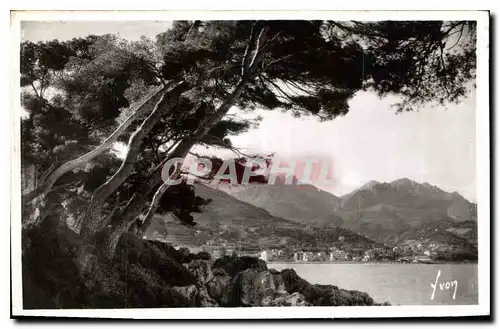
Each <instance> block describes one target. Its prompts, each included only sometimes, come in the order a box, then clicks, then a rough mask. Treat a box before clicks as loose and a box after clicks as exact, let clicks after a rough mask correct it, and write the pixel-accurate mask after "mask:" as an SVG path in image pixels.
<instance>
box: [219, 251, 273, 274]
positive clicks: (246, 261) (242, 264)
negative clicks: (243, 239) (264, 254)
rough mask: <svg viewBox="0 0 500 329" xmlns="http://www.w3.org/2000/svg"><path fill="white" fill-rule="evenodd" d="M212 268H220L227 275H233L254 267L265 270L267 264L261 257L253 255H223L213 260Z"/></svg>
mask: <svg viewBox="0 0 500 329" xmlns="http://www.w3.org/2000/svg"><path fill="white" fill-rule="evenodd" d="M213 268H222V269H223V270H224V271H226V273H227V274H229V276H231V277H233V276H235V275H236V274H238V273H239V272H241V271H244V270H246V269H250V268H253V269H256V270H258V271H266V270H267V265H266V262H264V261H263V260H262V259H259V258H255V257H248V256H242V257H230V256H225V257H223V258H219V259H217V260H216V261H215V262H214V265H213Z"/></svg>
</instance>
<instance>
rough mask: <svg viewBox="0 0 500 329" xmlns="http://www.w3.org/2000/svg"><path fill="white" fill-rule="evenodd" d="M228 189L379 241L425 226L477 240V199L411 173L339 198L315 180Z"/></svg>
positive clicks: (293, 216)
mask: <svg viewBox="0 0 500 329" xmlns="http://www.w3.org/2000/svg"><path fill="white" fill-rule="evenodd" d="M228 193H231V195H233V196H234V197H235V198H237V199H239V200H242V201H245V202H248V203H250V204H253V205H255V206H258V207H261V208H263V209H266V210H268V211H269V212H270V213H271V214H272V215H275V216H280V217H283V218H286V219H289V220H292V221H296V222H300V223H303V224H307V225H310V226H312V227H343V228H346V229H349V230H352V231H354V232H356V233H358V234H361V235H363V236H365V237H367V238H370V239H373V240H375V241H377V242H383V243H385V242H387V241H397V240H398V238H397V237H398V236H402V235H404V234H405V232H406V236H408V237H410V234H409V232H415V231H418V230H426V229H434V230H436V229H438V230H446V231H447V232H448V233H450V234H453V235H456V236H457V237H458V238H464V239H466V240H468V241H469V242H472V243H475V241H474V240H475V239H477V228H476V226H477V225H476V221H477V207H476V204H474V203H471V202H469V201H468V200H467V199H465V198H464V197H462V196H461V195H460V194H458V193H456V192H453V193H449V192H445V191H443V190H442V189H440V188H438V187H436V186H433V185H431V184H428V183H422V184H420V183H417V182H415V181H412V180H410V179H407V178H402V179H398V180H395V181H393V182H390V183H383V182H377V181H370V182H368V183H366V184H364V185H363V186H361V187H360V188H358V189H356V190H354V191H352V192H350V193H348V194H346V195H343V196H341V197H337V196H334V195H332V194H330V193H328V192H326V191H323V190H320V189H318V188H316V187H315V186H312V185H296V186H295V185H284V186H272V185H253V186H248V187H247V188H242V189H239V190H237V191H234V192H231V190H228ZM448 233H446V234H448ZM415 235H416V233H415V234H413V235H412V236H415Z"/></svg>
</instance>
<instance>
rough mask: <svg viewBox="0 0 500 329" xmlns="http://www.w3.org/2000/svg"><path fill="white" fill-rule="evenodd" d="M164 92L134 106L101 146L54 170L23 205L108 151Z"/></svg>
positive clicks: (162, 89)
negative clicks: (64, 176) (65, 175)
mask: <svg viewBox="0 0 500 329" xmlns="http://www.w3.org/2000/svg"><path fill="white" fill-rule="evenodd" d="M164 90H165V89H164V88H163V87H162V88H158V89H156V90H155V91H154V92H153V93H152V94H151V95H149V96H148V97H146V99H145V100H144V101H143V102H141V103H140V104H138V105H137V106H136V109H135V110H134V111H133V113H132V114H131V115H130V116H129V117H128V118H127V119H126V120H125V121H124V122H123V123H122V124H121V125H120V126H118V128H116V129H115V131H113V133H112V134H111V135H109V137H108V138H106V140H105V141H103V142H102V143H101V145H99V146H98V147H96V148H95V149H93V150H92V151H90V152H88V153H86V154H84V155H82V156H80V157H78V158H76V159H73V160H70V161H68V162H66V163H64V164H62V165H61V166H59V167H58V168H57V169H56V170H54V171H53V172H52V173H51V174H50V175H49V176H48V177H47V178H46V179H45V180H44V181H43V182H41V183H40V184H39V185H38V186H37V187H36V188H35V189H33V190H32V191H30V192H28V193H26V194H24V195H23V203H28V202H30V201H32V200H33V199H34V198H36V197H43V195H45V194H47V193H48V192H49V191H50V189H51V188H52V186H53V185H54V183H55V182H56V181H57V180H58V179H59V178H60V177H61V176H62V175H64V174H66V173H67V172H70V171H72V170H74V169H76V168H78V167H80V166H83V165H84V164H86V163H88V162H89V161H91V160H92V159H94V158H96V157H97V156H99V155H101V154H102V153H103V152H104V151H106V150H108V149H109V148H110V147H111V146H112V145H113V144H114V142H116V141H117V140H118V137H120V136H121V135H122V134H123V133H124V132H125V131H126V130H127V128H128V127H130V125H131V124H132V123H133V122H134V121H135V120H137V119H138V118H140V117H141V116H142V115H143V114H145V113H147V111H148V110H149V109H150V108H151V105H152V104H155V103H156V102H158V99H159V97H160V95H161V94H162V92H163V91H164Z"/></svg>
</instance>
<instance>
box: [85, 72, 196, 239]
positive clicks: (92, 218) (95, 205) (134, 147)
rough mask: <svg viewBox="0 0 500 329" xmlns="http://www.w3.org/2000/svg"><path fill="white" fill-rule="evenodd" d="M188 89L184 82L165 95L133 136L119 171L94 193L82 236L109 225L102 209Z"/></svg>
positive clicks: (86, 212) (89, 234)
mask: <svg viewBox="0 0 500 329" xmlns="http://www.w3.org/2000/svg"><path fill="white" fill-rule="evenodd" d="M188 89H189V85H188V84H187V83H186V82H182V83H180V84H178V85H177V86H176V87H174V88H173V89H172V90H171V91H167V92H166V93H164V94H163V96H162V97H161V99H160V100H159V101H158V102H157V103H156V105H155V107H154V109H153V111H152V112H151V113H150V114H149V116H148V117H147V118H146V119H145V120H144V121H143V122H142V124H141V125H140V126H139V127H138V128H137V130H136V131H135V132H134V133H133V134H132V136H131V137H130V140H129V143H128V145H127V149H128V152H127V155H126V157H125V159H124V160H123V162H122V165H121V166H120V168H119V169H118V171H117V172H116V173H115V174H114V175H113V176H112V177H111V178H110V179H108V180H107V181H106V182H105V183H104V184H102V185H101V186H100V187H99V188H97V189H96V190H95V191H94V193H92V198H91V200H90V203H89V205H88V207H87V210H86V211H85V214H84V216H83V220H82V221H81V223H82V235H83V236H84V237H90V236H92V235H93V234H95V233H96V232H97V231H99V229H101V228H102V227H103V226H104V225H106V224H107V223H105V222H104V221H103V219H102V218H101V209H102V208H103V205H104V202H105V201H106V199H107V198H108V197H109V196H110V195H111V194H113V193H114V192H115V191H116V190H117V189H118V188H119V187H120V186H121V184H123V182H125V180H126V179H127V178H128V177H129V176H130V174H131V173H132V171H133V169H134V167H135V163H136V162H137V157H138V155H139V154H140V152H141V146H142V142H143V140H144V138H145V137H146V136H147V135H148V134H149V132H150V131H151V130H152V129H153V127H154V126H155V125H156V124H157V123H158V122H159V121H160V119H161V117H162V116H163V115H164V114H165V110H166V109H169V108H171V107H172V106H174V105H175V104H176V103H177V102H178V100H179V98H180V96H181V94H182V93H184V92H185V91H187V90H188Z"/></svg>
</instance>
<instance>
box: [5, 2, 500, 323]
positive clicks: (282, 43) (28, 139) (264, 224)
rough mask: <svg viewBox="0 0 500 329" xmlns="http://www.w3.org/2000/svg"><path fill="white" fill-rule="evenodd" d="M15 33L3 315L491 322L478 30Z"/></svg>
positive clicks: (270, 19)
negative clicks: (7, 304) (8, 300)
mask: <svg viewBox="0 0 500 329" xmlns="http://www.w3.org/2000/svg"><path fill="white" fill-rule="evenodd" d="M12 35H13V36H14V37H13V40H12V44H11V45H10V46H11V48H12V54H13V55H12V58H13V64H12V72H11V74H12V79H11V81H12V86H13V89H12V90H13V92H12V95H13V106H12V108H10V112H11V120H12V131H13V132H14V141H13V143H12V144H13V145H12V151H11V153H12V155H13V156H12V171H11V177H12V178H11V179H12V184H11V185H12V190H11V194H12V211H11V239H12V241H11V242H12V248H11V251H12V264H11V267H12V316H14V317H22V316H35V317H36V316H50V317H83V318H86V317H90V318H134V319H198V318H199V319H258V318H301V319H309V318H366V317H368V318H376V317H383V318H387V317H391V318H394V317H442V316H446V317H450V316H476V315H489V314H490V252H491V251H490V231H489V229H490V180H489V178H490V173H489V129H490V127H489V113H490V111H489V82H488V81H489V80H488V75H489V49H488V48H489V13H488V12H486V11H483V12H481V11H457V12H454V11H426V12H424V11H422V12H420V11H413V12H412V11H360V12H355V11H346V12H342V11H310V12H308V11H301V12H298V11H296V12H279V11H252V12H244V11H241V12H230V11H228V12H224V11H205V12H202V11H200V12H174V11H170V12H160V11H158V12H155V11H151V12H120V11H114V12H94V13H93V12H83V11H82V12H78V11H74V12H56V11H54V12H43V13H42V12H28V11H27V12H23V11H18V12H14V13H13V14H12Z"/></svg>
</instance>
